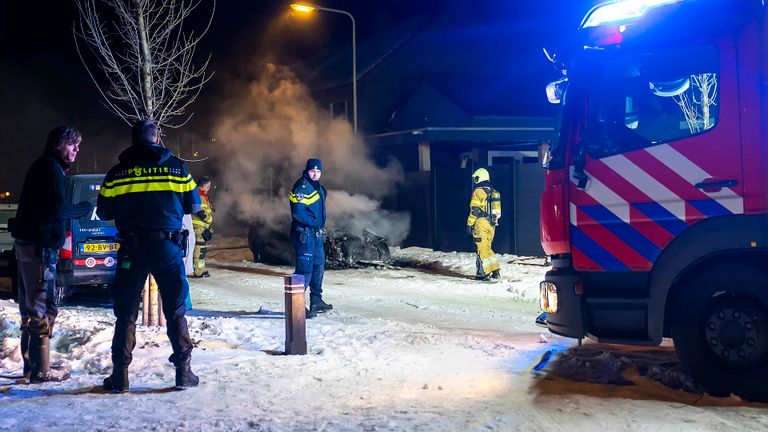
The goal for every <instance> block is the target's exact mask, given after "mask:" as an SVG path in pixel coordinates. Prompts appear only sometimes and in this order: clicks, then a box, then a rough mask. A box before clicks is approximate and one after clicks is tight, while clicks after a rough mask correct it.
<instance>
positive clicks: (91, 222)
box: [75, 181, 112, 227]
mask: <svg viewBox="0 0 768 432" xmlns="http://www.w3.org/2000/svg"><path fill="white" fill-rule="evenodd" d="M75 188H76V191H75V192H76V194H75V196H76V197H77V199H76V200H75V201H90V202H91V204H93V205H94V206H95V205H96V199H97V198H98V196H99V191H100V190H101V181H93V182H84V183H80V182H78V183H76V184H75ZM78 222H79V223H80V226H82V227H93V226H104V225H112V223H111V222H110V221H103V220H101V219H99V218H98V216H96V208H95V207H94V209H93V210H92V211H91V212H90V213H88V214H87V215H85V216H83V217H81V218H80V219H79V220H78Z"/></svg>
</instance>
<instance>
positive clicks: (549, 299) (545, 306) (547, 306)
mask: <svg viewBox="0 0 768 432" xmlns="http://www.w3.org/2000/svg"><path fill="white" fill-rule="evenodd" d="M539 307H541V310H543V311H544V312H546V313H548V314H553V313H557V286H556V285H555V284H554V283H552V282H547V281H544V282H542V283H540V284H539Z"/></svg>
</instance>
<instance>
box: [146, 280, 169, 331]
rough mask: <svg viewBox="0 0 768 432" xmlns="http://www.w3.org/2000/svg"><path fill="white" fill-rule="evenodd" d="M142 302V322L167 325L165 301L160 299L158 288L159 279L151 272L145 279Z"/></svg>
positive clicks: (151, 324) (148, 324)
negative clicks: (164, 311)
mask: <svg viewBox="0 0 768 432" xmlns="http://www.w3.org/2000/svg"><path fill="white" fill-rule="evenodd" d="M142 299H143V300H142V303H141V324H142V325H144V326H162V325H165V315H163V303H162V301H161V300H160V295H159V291H158V289H157V281H155V277H154V276H152V275H151V274H150V275H149V276H147V280H146V281H144V292H143V295H142Z"/></svg>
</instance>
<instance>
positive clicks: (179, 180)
mask: <svg viewBox="0 0 768 432" xmlns="http://www.w3.org/2000/svg"><path fill="white" fill-rule="evenodd" d="M154 180H166V181H171V182H175V183H187V182H192V183H194V181H193V180H192V174H187V176H186V177H179V176H175V175H170V174H168V175H159V176H135V177H126V178H121V179H115V180H112V181H109V182H105V183H104V187H107V188H109V187H112V186H116V185H119V184H123V183H132V182H135V181H154Z"/></svg>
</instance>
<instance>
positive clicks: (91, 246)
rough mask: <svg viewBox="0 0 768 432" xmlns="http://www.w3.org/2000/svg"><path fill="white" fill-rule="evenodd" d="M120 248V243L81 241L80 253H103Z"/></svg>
mask: <svg viewBox="0 0 768 432" xmlns="http://www.w3.org/2000/svg"><path fill="white" fill-rule="evenodd" d="M118 249H120V243H81V244H80V252H82V253H105V252H117V250H118Z"/></svg>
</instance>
